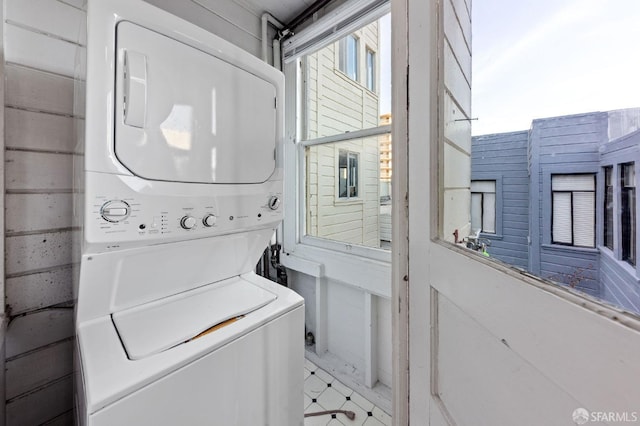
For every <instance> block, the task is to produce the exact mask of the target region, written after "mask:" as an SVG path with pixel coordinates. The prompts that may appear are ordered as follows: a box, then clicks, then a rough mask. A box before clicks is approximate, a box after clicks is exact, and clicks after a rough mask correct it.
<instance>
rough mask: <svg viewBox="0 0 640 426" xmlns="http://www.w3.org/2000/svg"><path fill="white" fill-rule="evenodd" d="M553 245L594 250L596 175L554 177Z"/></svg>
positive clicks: (552, 202) (552, 178) (552, 201)
mask: <svg viewBox="0 0 640 426" xmlns="http://www.w3.org/2000/svg"><path fill="white" fill-rule="evenodd" d="M551 192H552V195H551V197H552V199H551V204H552V217H551V222H552V231H551V241H552V242H553V243H554V244H565V245H570V246H576V247H595V198H596V196H595V176H594V175H592V174H588V175H586V174H580V175H554V176H551Z"/></svg>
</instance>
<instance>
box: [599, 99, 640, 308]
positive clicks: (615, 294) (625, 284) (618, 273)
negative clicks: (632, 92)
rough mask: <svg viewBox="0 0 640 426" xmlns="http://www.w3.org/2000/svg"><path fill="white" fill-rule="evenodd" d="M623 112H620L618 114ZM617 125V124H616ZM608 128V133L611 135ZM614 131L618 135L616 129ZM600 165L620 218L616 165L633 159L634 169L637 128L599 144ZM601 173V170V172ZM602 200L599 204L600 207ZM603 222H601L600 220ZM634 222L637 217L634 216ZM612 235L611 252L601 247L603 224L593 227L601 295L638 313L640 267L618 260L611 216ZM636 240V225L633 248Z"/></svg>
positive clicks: (617, 233) (639, 141) (639, 138)
mask: <svg viewBox="0 0 640 426" xmlns="http://www.w3.org/2000/svg"><path fill="white" fill-rule="evenodd" d="M613 113H614V114H611V113H609V114H610V116H609V122H610V123H611V116H612V115H613V117H614V118H615V119H616V122H619V121H620V120H619V117H620V115H621V113H620V112H619V111H615V112H613ZM622 115H624V114H622ZM618 127H620V126H618ZM634 127H637V126H624V127H623V130H627V131H628V130H633V129H634ZM611 133H612V132H611V129H610V131H609V134H611ZM617 134H622V133H621V132H620V131H618V132H617ZM600 155H601V157H600V165H601V166H602V167H604V166H612V167H613V176H614V178H613V193H614V194H615V195H614V200H613V211H614V215H615V216H614V217H615V218H619V217H620V210H621V209H620V198H619V197H620V196H619V194H620V192H621V191H620V178H619V176H620V167H619V165H620V164H623V163H629V162H634V163H635V165H636V166H635V167H636V171H637V170H638V167H640V131H635V132H632V133H630V134H628V135H625V136H622V137H620V138H619V139H616V140H613V141H611V142H608V143H603V144H602V146H601V148H600ZM602 175H603V173H602ZM600 180H601V182H602V184H601V185H599V186H598V188H599V189H601V192H604V176H603V177H602V178H601V179H600ZM637 180H638V174H637V172H636V188H637V187H638V182H637ZM639 204H640V201H639V200H638V198H637V197H636V212H638V211H639V210H640V209H639V207H640V205H639ZM603 205H604V203H601V204H600V205H599V207H598V208H599V209H600V210H602V206H603ZM601 222H603V221H601ZM636 223H640V222H638V217H636ZM613 226H614V234H613V251H612V250H610V249H609V248H607V247H605V246H604V237H603V235H604V225H603V223H600V224H599V226H598V229H597V232H598V238H599V249H600V281H601V288H602V294H601V297H602V298H603V299H605V300H607V301H609V302H611V303H613V304H615V305H617V306H620V307H622V308H625V309H629V310H631V311H634V312H640V279H639V277H640V270H639V266H638V262H636V266H633V265H630V264H629V263H628V262H626V261H623V260H621V257H622V253H621V250H620V242H619V241H620V237H621V235H622V230H621V229H620V227H619V219H614V225H613ZM638 241H640V233H639V232H638V230H637V227H636V247H637V244H638Z"/></svg>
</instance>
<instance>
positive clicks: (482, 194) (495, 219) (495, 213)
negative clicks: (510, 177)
mask: <svg viewBox="0 0 640 426" xmlns="http://www.w3.org/2000/svg"><path fill="white" fill-rule="evenodd" d="M474 182H491V183H493V192H487V191H475V192H474V191H473V183H474ZM497 186H498V185H497V182H496V180H495V179H472V180H471V199H472V204H473V194H480V233H481V234H486V235H496V234H497V233H498V226H497V225H498V189H497ZM485 194H493V197H494V200H493V210H494V211H493V232H491V231H485V230H484V207H485V205H484V201H485ZM471 223H472V224H473V209H472V210H471ZM471 232H472V233H473V232H474V229H473V225H471Z"/></svg>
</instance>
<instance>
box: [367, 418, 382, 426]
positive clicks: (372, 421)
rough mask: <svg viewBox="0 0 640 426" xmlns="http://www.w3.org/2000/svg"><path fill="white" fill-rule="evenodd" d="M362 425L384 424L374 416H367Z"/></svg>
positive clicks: (377, 425) (379, 425)
mask: <svg viewBox="0 0 640 426" xmlns="http://www.w3.org/2000/svg"><path fill="white" fill-rule="evenodd" d="M363 426H384V423H382V422H381V421H380V420H378V419H376V418H375V417H369V418H368V419H367V421H366V422H364V425H363Z"/></svg>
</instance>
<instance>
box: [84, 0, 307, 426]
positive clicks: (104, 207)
mask: <svg viewBox="0 0 640 426" xmlns="http://www.w3.org/2000/svg"><path fill="white" fill-rule="evenodd" d="M87 52H88V59H87V80H86V93H87V95H86V126H85V127H86V131H85V155H84V158H83V164H82V169H81V173H80V176H81V177H82V178H83V179H82V180H83V184H82V186H81V188H80V191H79V194H80V197H78V202H77V203H76V206H75V207H76V210H77V211H78V212H81V213H82V214H83V222H82V223H83V233H82V234H83V237H82V244H81V250H82V258H81V263H80V268H79V269H80V273H79V279H78V280H77V283H76V287H75V290H76V297H77V305H76V344H77V346H76V348H77V351H76V370H77V381H76V382H77V388H76V408H77V421H78V423H79V424H87V425H154V426H157V425H177V424H183V425H225V426H226V425H233V426H235V425H251V426H254V425H274V426H286V425H301V424H302V423H303V399H302V398H303V362H304V348H303V338H302V337H303V334H304V333H303V332H304V306H303V299H302V298H301V297H300V296H298V295H297V294H295V293H294V292H292V291H291V290H289V289H287V288H285V287H283V286H280V285H278V284H275V283H273V282H271V281H268V280H266V279H264V278H262V277H259V276H257V275H256V274H255V273H254V272H253V269H254V266H255V264H256V262H257V260H258V259H259V258H260V255H261V253H262V251H263V249H264V248H265V247H266V246H267V244H268V242H269V240H270V238H271V237H272V235H273V232H274V230H275V228H276V227H277V226H278V224H279V223H280V221H281V220H282V206H281V200H282V196H283V194H282V191H283V180H282V179H283V171H282V166H283V165H282V149H281V145H282V140H283V101H284V95H283V90H284V79H283V76H282V74H281V73H280V72H279V71H277V70H275V69H274V68H272V67H270V66H269V65H267V64H265V63H264V62H262V61H260V60H259V59H257V58H255V57H254V56H252V55H250V54H248V53H247V52H245V51H243V50H241V49H239V48H238V47H236V46H234V45H232V44H230V43H228V42H225V41H224V40H222V39H220V38H218V37H216V36H214V35H212V34H210V33H208V32H207V31H205V30H203V29H201V28H199V27H196V26H194V25H192V24H190V23H188V22H186V21H183V20H181V19H178V18H176V17H174V16H172V15H170V14H168V13H166V12H163V11H161V10H159V9H157V8H155V7H153V6H150V5H149V4H146V3H144V2H142V1H133V0H109V1H104V0H89V3H88V47H87Z"/></svg>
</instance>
